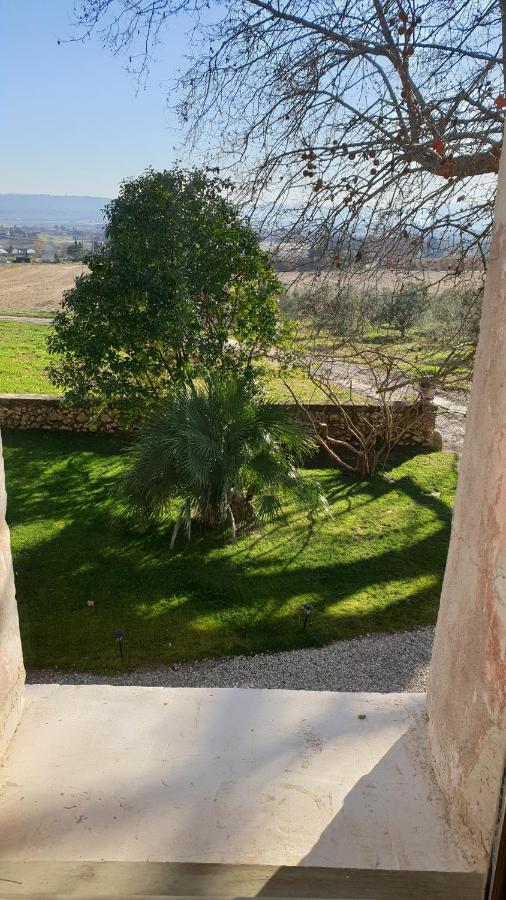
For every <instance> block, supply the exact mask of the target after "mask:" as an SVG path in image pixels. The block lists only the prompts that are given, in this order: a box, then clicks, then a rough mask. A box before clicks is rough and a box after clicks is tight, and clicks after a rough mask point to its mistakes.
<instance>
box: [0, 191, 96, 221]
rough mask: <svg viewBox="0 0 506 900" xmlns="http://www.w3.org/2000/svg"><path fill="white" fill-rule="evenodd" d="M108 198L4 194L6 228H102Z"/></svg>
mask: <svg viewBox="0 0 506 900" xmlns="http://www.w3.org/2000/svg"><path fill="white" fill-rule="evenodd" d="M108 202H109V198H108V197H78V196H76V197H74V196H71V195H67V194H66V195H65V196H56V195H53V194H0V224H2V225H27V226H29V225H38V226H44V225H76V226H80V227H81V228H82V227H83V226H87V225H101V224H102V222H103V220H104V217H103V213H102V210H103V208H104V206H105V204H106V203H108Z"/></svg>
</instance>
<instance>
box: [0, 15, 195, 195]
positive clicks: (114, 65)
mask: <svg viewBox="0 0 506 900" xmlns="http://www.w3.org/2000/svg"><path fill="white" fill-rule="evenodd" d="M72 10H73V0H17V2H14V0H4V3H3V4H2V15H1V28H0V76H1V77H0V114H1V139H0V193H32V194H41V193H48V194H91V195H95V196H105V197H111V196H114V195H115V194H116V193H117V187H118V184H119V182H120V181H121V180H122V179H123V178H125V177H129V176H135V175H138V174H139V173H140V172H142V170H143V169H144V168H146V166H148V165H153V166H155V167H157V168H163V167H164V166H167V165H170V164H171V162H173V161H174V159H176V158H179V159H180V158H182V157H183V158H184V153H183V152H182V151H181V133H180V130H179V127H178V123H177V119H176V117H175V116H174V115H173V114H172V113H171V112H170V111H169V109H168V107H167V85H165V86H164V85H163V83H162V82H163V81H165V82H167V80H169V79H170V77H171V76H172V75H174V74H175V73H176V72H177V69H178V67H179V66H181V65H183V64H184V60H183V56H182V53H183V52H184V46H185V43H186V33H185V28H186V27H187V24H185V23H184V22H183V21H178V22H174V23H173V24H171V27H170V31H168V33H167V38H166V40H165V41H164V43H163V45H162V46H161V47H159V48H157V61H156V64H155V65H154V66H153V68H152V71H151V74H150V77H149V82H148V85H147V88H146V89H140V90H138V85H137V83H136V80H135V78H134V77H133V76H132V75H129V74H128V73H127V72H126V71H125V62H126V60H125V59H121V58H118V57H114V56H113V55H112V54H111V52H110V51H109V50H106V49H104V48H102V46H101V45H100V42H99V40H98V38H95V39H93V40H91V41H88V42H87V43H85V44H81V43H65V38H69V37H70V36H71V35H72V33H73V29H72V25H71V22H72ZM58 39H61V41H62V43H61V44H60V45H59V46H58V43H57V41H58ZM174 147H176V149H174Z"/></svg>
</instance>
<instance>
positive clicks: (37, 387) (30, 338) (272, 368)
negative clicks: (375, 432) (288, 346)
mask: <svg viewBox="0 0 506 900" xmlns="http://www.w3.org/2000/svg"><path fill="white" fill-rule="evenodd" d="M50 330H51V329H50V326H46V325H30V324H29V323H27V322H19V323H18V322H2V321H0V394H57V393H59V391H58V389H57V388H55V386H54V385H53V384H51V382H50V380H49V378H48V375H47V372H46V368H47V366H48V364H49V354H48V352H47V347H46V338H47V336H48V334H49V333H50ZM262 367H263V368H264V369H265V376H264V382H265V388H266V393H267V395H268V396H269V397H270V399H271V400H274V401H276V402H277V403H292V402H293V399H292V396H291V394H290V392H289V391H288V390H287V388H286V387H285V385H284V384H283V381H282V380H281V379H280V377H279V376H278V373H277V369H276V365H275V363H273V362H272V361H270V360H266V361H265V363H263V364H262ZM288 377H289V381H290V384H291V385H292V387H293V389H294V391H295V393H296V394H297V396H298V397H299V399H300V400H302V401H303V402H305V403H310V402H313V403H320V402H321V403H323V402H325V399H326V398H325V395H324V394H323V392H322V391H320V390H319V389H318V388H316V387H315V386H314V385H313V384H312V383H311V382H310V381H309V379H308V378H307V377H306V376H305V375H304V373H303V372H302V371H296V372H294V373H290V375H289V376H288ZM342 393H343V398H344V399H348V394H347V392H346V391H343V392H342Z"/></svg>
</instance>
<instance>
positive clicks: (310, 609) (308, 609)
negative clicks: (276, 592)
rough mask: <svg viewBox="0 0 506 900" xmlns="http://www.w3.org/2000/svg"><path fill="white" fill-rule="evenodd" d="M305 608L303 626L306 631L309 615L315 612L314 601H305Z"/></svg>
mask: <svg viewBox="0 0 506 900" xmlns="http://www.w3.org/2000/svg"><path fill="white" fill-rule="evenodd" d="M303 609H304V625H303V626H302V630H303V631H305V630H306V625H307V620H308V619H309V616H310V615H311V613H312V612H313V609H314V606H313V604H312V603H304V607H303Z"/></svg>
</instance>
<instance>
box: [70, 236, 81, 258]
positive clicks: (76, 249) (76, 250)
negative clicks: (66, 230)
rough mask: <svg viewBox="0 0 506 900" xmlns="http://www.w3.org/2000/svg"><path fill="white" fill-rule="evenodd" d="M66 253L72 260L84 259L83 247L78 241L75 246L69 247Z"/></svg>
mask: <svg viewBox="0 0 506 900" xmlns="http://www.w3.org/2000/svg"><path fill="white" fill-rule="evenodd" d="M66 252H67V256H69V257H70V258H71V259H82V257H83V255H84V251H83V245H82V243H81V242H79V243H78V241H77V240H75V241H74V243H73V244H69V245H68V247H67V251H66Z"/></svg>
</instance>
